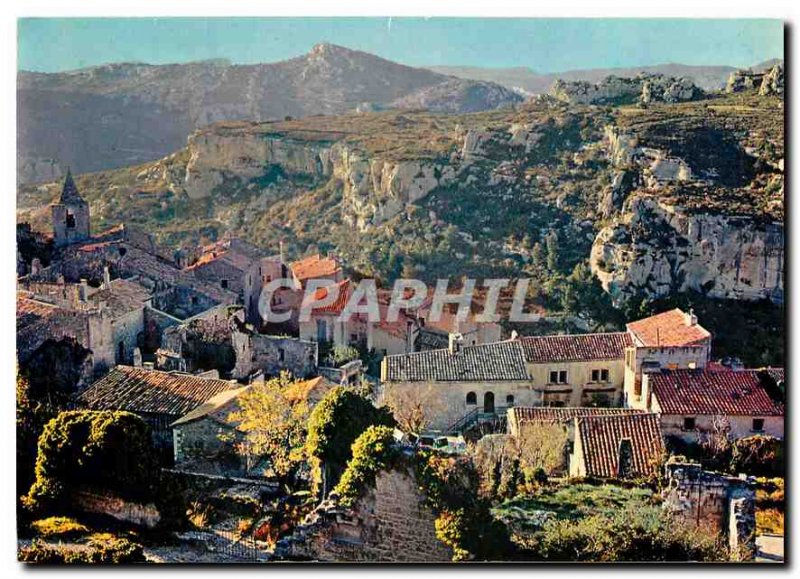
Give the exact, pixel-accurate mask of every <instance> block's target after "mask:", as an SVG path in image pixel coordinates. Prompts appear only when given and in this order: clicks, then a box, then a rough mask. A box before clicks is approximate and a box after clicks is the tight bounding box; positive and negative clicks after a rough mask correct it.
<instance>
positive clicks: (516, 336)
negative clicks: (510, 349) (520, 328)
mask: <svg viewBox="0 0 800 579" xmlns="http://www.w3.org/2000/svg"><path fill="white" fill-rule="evenodd" d="M518 339H519V334H518V333H517V330H511V337H510V338H509V340H511V341H512V342H513V341H514V340H518Z"/></svg>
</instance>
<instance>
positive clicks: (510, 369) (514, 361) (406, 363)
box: [385, 341, 528, 382]
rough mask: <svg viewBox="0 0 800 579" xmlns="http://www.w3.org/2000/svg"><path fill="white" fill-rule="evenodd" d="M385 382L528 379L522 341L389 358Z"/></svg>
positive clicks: (445, 349) (387, 358) (387, 359)
mask: <svg viewBox="0 0 800 579" xmlns="http://www.w3.org/2000/svg"><path fill="white" fill-rule="evenodd" d="M385 360H386V369H387V373H386V379H387V380H388V381H397V382H406V381H408V382H426V381H430V382H458V381H465V382H466V381H487V382H490V381H498V380H528V373H527V370H526V368H525V355H524V353H523V351H522V346H521V345H520V343H519V342H516V341H514V342H511V341H508V342H496V343H494V344H480V345H476V346H464V347H463V348H462V350H461V351H460V352H458V353H456V354H451V353H450V351H449V350H448V349H447V348H444V349H441V350H429V351H427V352H415V353H413V354H400V355H396V356H387V357H386V358H385Z"/></svg>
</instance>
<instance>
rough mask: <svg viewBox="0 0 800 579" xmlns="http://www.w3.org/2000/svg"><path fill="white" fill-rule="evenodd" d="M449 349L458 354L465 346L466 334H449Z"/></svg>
mask: <svg viewBox="0 0 800 579" xmlns="http://www.w3.org/2000/svg"><path fill="white" fill-rule="evenodd" d="M447 337H448V348H447V349H448V350H449V351H450V353H451V354H458V353H459V352H461V350H462V349H463V348H464V336H463V335H461V334H458V333H450V334H448V336H447Z"/></svg>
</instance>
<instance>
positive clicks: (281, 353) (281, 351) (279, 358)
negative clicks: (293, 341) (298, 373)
mask: <svg viewBox="0 0 800 579" xmlns="http://www.w3.org/2000/svg"><path fill="white" fill-rule="evenodd" d="M284 358H285V355H284V352H283V348H278V360H280V361H281V362H283V359H284Z"/></svg>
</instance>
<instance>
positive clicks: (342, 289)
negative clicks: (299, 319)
mask: <svg viewBox="0 0 800 579" xmlns="http://www.w3.org/2000/svg"><path fill="white" fill-rule="evenodd" d="M334 286H335V287H337V288H338V289H337V291H338V294H336V299H335V300H334V301H333V302H332V303H330V304H328V305H326V306H320V307H314V308H313V310H312V312H313V313H315V314H341V313H342V311H343V310H344V307H345V305H347V300H348V299H349V298H350V294H351V293H352V292H351V288H350V280H349V279H346V280H343V281H340V282H339V283H335V284H331V285H330V286H325V287H321V288H317V290H316V291H315V292H314V297H313V300H314V301H317V302H319V301H321V300H324V299H325V298H326V297H328V292H329V291H331V290H329V289H328V288H330V287H334ZM309 299H312V298H309Z"/></svg>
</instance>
